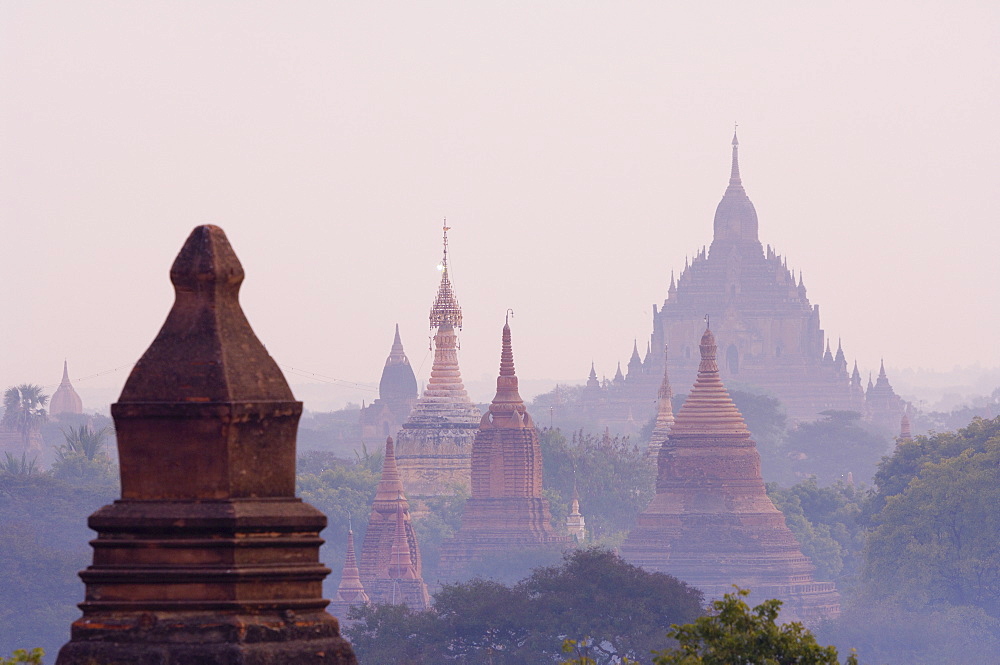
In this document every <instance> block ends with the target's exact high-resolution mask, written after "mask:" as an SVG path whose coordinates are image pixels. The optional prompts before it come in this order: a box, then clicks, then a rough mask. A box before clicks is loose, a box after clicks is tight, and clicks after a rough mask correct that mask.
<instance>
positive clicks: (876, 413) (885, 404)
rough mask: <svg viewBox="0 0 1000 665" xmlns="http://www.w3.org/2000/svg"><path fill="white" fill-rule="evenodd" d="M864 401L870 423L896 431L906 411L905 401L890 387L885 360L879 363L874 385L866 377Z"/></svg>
mask: <svg viewBox="0 0 1000 665" xmlns="http://www.w3.org/2000/svg"><path fill="white" fill-rule="evenodd" d="M865 403H866V405H867V407H868V416H869V418H871V421H872V424H873V425H875V426H876V427H878V428H880V429H881V430H882V431H883V432H887V433H889V432H892V433H894V432H895V431H897V429H896V428H898V427H899V424H900V421H901V420H902V417H903V415H904V414H905V411H906V403H905V402H903V399H902V398H901V397H900V396H899V395H897V394H896V391H895V390H893V389H892V384H890V383H889V377H888V376H887V375H886V373H885V362H884V361H883V362H881V363H880V364H879V369H878V378H877V379H875V385H872V383H871V378H870V377H869V379H868V392H867V393H866V394H865Z"/></svg>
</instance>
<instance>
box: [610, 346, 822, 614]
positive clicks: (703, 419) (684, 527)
mask: <svg viewBox="0 0 1000 665" xmlns="http://www.w3.org/2000/svg"><path fill="white" fill-rule="evenodd" d="M700 351H701V362H700V365H699V367H698V378H697V380H696V381H695V384H694V387H693V388H692V389H691V393H690V394H689V395H688V398H687V400H686V401H685V402H684V405H683V406H682V407H681V409H680V411H679V412H678V413H677V416H676V418H675V420H674V423H673V426H672V428H671V430H670V436H669V438H668V440H667V442H666V443H665V444H664V445H663V447H662V448H661V449H660V455H659V465H658V468H659V473H658V476H657V480H656V496H655V497H654V498H653V500H652V501H651V502H650V504H649V506H648V507H647V508H646V510H645V511H644V512H643V513H642V515H640V516H639V519H638V522H637V524H636V527H635V528H634V529H633V530H632V532H631V533H629V535H628V538H627V539H626V541H625V543H624V545H623V546H622V555H623V556H624V558H626V559H627V560H629V561H631V562H632V563H635V564H637V565H640V566H642V567H643V568H646V569H647V570H653V571H658V572H664V573H669V574H670V575H674V576H675V577H677V578H679V579H681V580H683V581H685V582H687V583H689V584H691V585H693V586H696V587H698V588H699V589H701V590H702V591H704V592H705V594H706V596H708V597H709V598H720V597H721V596H722V595H723V594H724V593H726V592H729V591H732V585H733V584H737V585H739V586H741V587H744V588H749V589H751V591H752V592H753V598H754V599H755V600H757V599H765V598H778V599H780V600H782V601H783V602H784V605H783V608H782V617H783V618H784V619H786V620H793V619H794V620H800V621H804V622H806V623H810V624H812V623H816V622H818V621H819V620H822V619H823V618H829V617H834V616H836V615H837V614H838V613H839V611H840V600H839V595H838V593H837V591H836V589H835V588H834V585H833V584H832V583H831V582H817V581H816V580H815V579H814V578H813V570H814V569H813V565H812V563H811V562H810V561H809V559H808V558H806V557H805V556H804V555H803V554H802V551H801V549H800V547H799V543H798V542H797V541H796V539H795V536H794V535H792V532H791V531H790V530H789V529H788V527H787V526H786V524H785V518H784V515H782V513H781V511H779V510H778V509H777V508H775V507H774V504H773V503H772V502H771V500H770V499H769V498H768V496H767V493H766V492H765V489H764V481H763V479H762V478H761V474H760V456H759V455H758V453H757V446H756V444H755V443H754V442H753V440H751V439H750V432H749V431H748V430H747V427H746V424H745V423H744V421H743V416H742V415H741V414H740V412H739V411H738V410H737V408H736V406H735V405H734V404H733V401H732V399H730V397H729V394H728V393H727V392H726V389H725V387H724V386H723V385H722V380H721V379H720V377H719V367H718V365H717V363H716V344H715V337H714V335H713V334H712V331H711V330H706V331H705V334H704V335H703V336H702V338H701V344H700Z"/></svg>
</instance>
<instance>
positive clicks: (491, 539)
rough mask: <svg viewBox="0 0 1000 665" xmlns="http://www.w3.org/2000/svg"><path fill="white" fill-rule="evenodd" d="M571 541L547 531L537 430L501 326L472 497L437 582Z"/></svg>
mask: <svg viewBox="0 0 1000 665" xmlns="http://www.w3.org/2000/svg"><path fill="white" fill-rule="evenodd" d="M571 542H572V541H571V539H570V537H569V536H566V535H559V534H557V533H556V531H555V529H553V528H552V513H551V511H550V509H549V503H548V501H547V500H546V499H544V498H542V452H541V448H540V447H539V443H538V431H537V430H536V429H535V424H534V422H533V421H532V419H531V416H530V415H529V414H528V412H527V411H526V410H525V407H524V401H523V400H522V399H521V396H520V394H518V390H517V375H516V374H515V373H514V353H513V350H512V349H511V343H510V325H509V324H504V327H503V348H502V351H501V354H500V376H499V377H497V393H496V397H494V398H493V403H492V404H490V410H489V412H488V413H487V414H486V415H484V416H483V417H482V422H481V423H480V425H479V431H478V433H477V434H476V441H475V444H474V446H473V449H472V496H471V497H470V498H469V500H468V501H467V502H466V504H465V512H464V513H463V514H462V526H461V528H460V529H459V531H458V533H457V534H455V537H454V538H452V539H451V540H447V541H445V542H444V543H443V544H442V545H441V563H440V571H441V577H442V579H445V580H450V579H457V578H458V577H461V575H462V573H463V572H464V570H465V569H466V568H467V566H468V565H469V564H470V563H471V562H472V561H476V560H482V559H485V558H487V557H489V556H493V555H502V554H503V553H506V552H524V551H525V550H529V549H540V548H553V549H558V548H563V547H568V546H569V545H570V543H571Z"/></svg>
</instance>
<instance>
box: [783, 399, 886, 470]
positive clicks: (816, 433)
mask: <svg viewBox="0 0 1000 665" xmlns="http://www.w3.org/2000/svg"><path fill="white" fill-rule="evenodd" d="M822 415H823V416H825V417H824V418H823V419H822V420H817V421H816V422H810V423H799V425H798V426H797V427H796V428H795V429H793V430H792V431H791V432H789V433H788V450H789V453H790V454H791V455H792V456H793V457H795V459H793V461H792V470H793V471H794V472H796V473H797V474H799V475H800V477H801V476H815V477H816V478H817V479H818V480H819V482H821V483H823V484H829V483H834V482H836V481H838V480H846V479H847V474H848V473H851V474H852V475H853V477H854V480H855V481H858V482H870V481H871V477H872V474H874V473H875V469H876V467H877V465H878V463H879V460H881V458H882V456H883V455H885V454H887V453H888V452H889V451H890V448H891V445H892V442H891V441H890V440H889V439H888V438H886V437H885V436H884V435H882V434H879V433H878V432H876V431H874V430H873V429H871V427H869V426H868V425H866V424H864V423H862V422H861V415H860V414H859V413H856V412H854V411H824V412H823V413H822Z"/></svg>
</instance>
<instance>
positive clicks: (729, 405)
mask: <svg viewBox="0 0 1000 665" xmlns="http://www.w3.org/2000/svg"><path fill="white" fill-rule="evenodd" d="M700 348H701V363H700V364H699V365H698V378H697V379H696V380H695V382H694V387H693V388H691V393H690V394H689V395H688V398H687V400H686V401H685V402H684V405H683V406H682V407H681V410H680V411H679V412H678V413H677V415H676V416H675V418H674V425H673V427H672V428H671V430H670V439H671V440H674V439H677V438H685V437H710V438H714V439H718V438H739V439H749V437H750V432H749V430H747V426H746V423H745V422H744V421H743V415H742V414H741V413H740V412H739V410H738V409H737V408H736V405H735V404H733V400H732V398H731V397H730V396H729V393H728V392H727V391H726V387H725V386H724V385H722V379H721V378H720V376H719V365H718V363H717V362H716V352H717V351H718V347H717V346H716V344H715V335H713V334H712V331H711V330H710V329H707V328H706V330H705V334H704V335H702V337H701V344H700Z"/></svg>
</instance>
